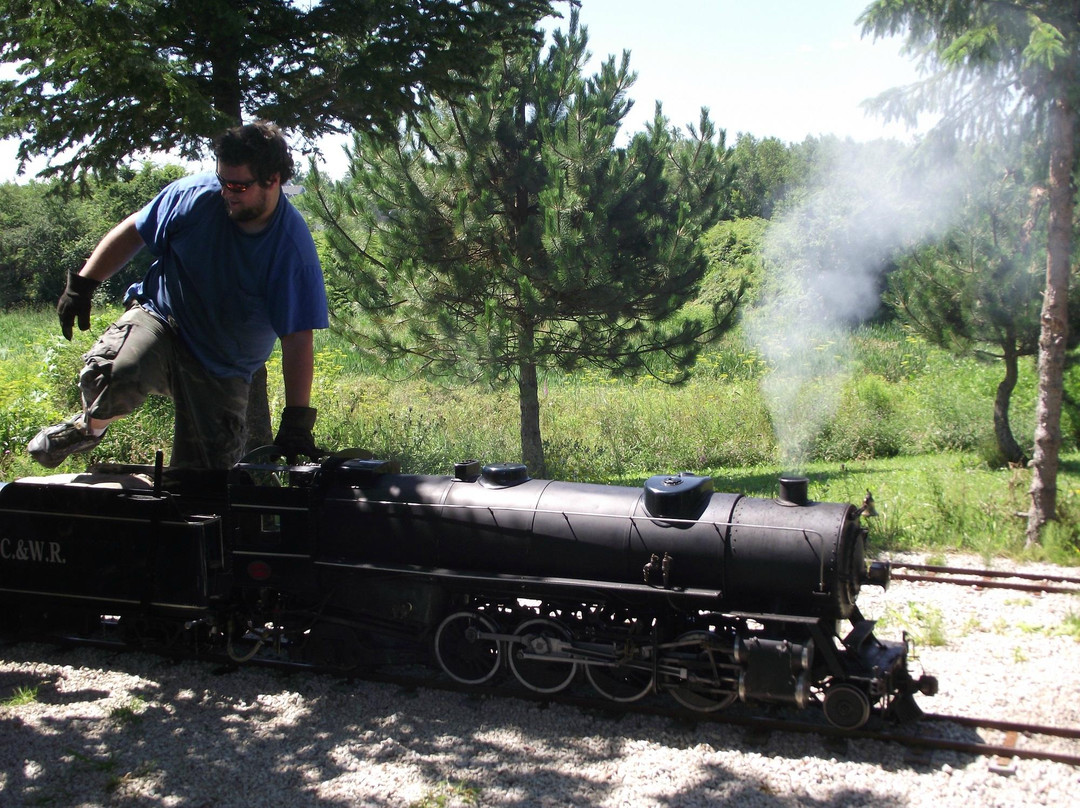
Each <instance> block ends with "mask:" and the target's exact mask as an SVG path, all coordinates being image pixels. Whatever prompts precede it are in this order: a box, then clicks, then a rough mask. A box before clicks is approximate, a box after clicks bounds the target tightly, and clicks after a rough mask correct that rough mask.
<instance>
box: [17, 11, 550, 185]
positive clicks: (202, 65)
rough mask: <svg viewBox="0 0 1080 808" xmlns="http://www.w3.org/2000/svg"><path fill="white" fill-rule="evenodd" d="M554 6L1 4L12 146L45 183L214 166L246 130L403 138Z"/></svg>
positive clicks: (311, 136) (308, 135)
mask: <svg viewBox="0 0 1080 808" xmlns="http://www.w3.org/2000/svg"><path fill="white" fill-rule="evenodd" d="M550 11H551V4H550V2H547V0H485V2H483V3H448V2H445V1H444V0H408V2H398V3H371V2H369V1H368V0H337V1H336V2H333V3H328V2H327V3H307V4H301V3H293V2H290V1H289V0H250V2H245V3H243V4H237V3H234V2H231V1H230V2H227V0H122V1H121V2H111V3H99V2H85V3H84V2H79V3H64V4H63V6H62V11H61V10H58V9H57V7H56V4H55V3H52V2H45V0H2V2H0V63H7V64H16V65H19V77H18V78H17V79H7V80H4V81H0V138H4V137H11V136H21V137H22V140H21V142H20V145H19V159H20V160H21V161H25V160H27V159H29V158H32V157H34V156H36V155H52V156H56V158H57V159H56V160H55V161H54V163H53V164H52V166H51V167H50V168H48V169H47V170H46V171H45V174H46V175H49V176H52V175H57V174H59V175H62V176H64V177H65V178H68V179H70V178H71V177H72V176H73V175H74V174H75V173H76V172H80V173H83V172H86V171H88V170H90V171H95V172H102V173H106V174H107V173H109V172H111V171H113V170H114V169H115V167H116V166H117V165H119V164H120V163H122V162H123V161H124V160H125V159H126V158H127V157H129V156H130V155H131V154H133V153H137V152H139V151H143V150H154V151H159V152H173V153H177V154H180V155H181V156H182V157H185V158H194V157H198V156H199V155H201V154H202V153H203V152H204V150H205V147H206V145H207V141H208V139H209V138H211V137H213V136H214V135H216V134H217V133H218V132H220V131H221V130H222V129H224V128H226V127H227V126H229V125H233V124H235V123H238V122H240V120H241V119H242V118H245V119H248V120H251V119H259V118H263V119H269V120H273V121H275V122H276V123H278V124H279V125H280V126H281V127H282V128H284V129H286V130H292V131H295V132H296V133H297V134H298V135H300V136H302V137H304V138H308V139H315V138H317V137H318V136H320V135H323V134H327V133H331V132H339V131H342V130H343V129H349V128H351V129H355V130H357V131H361V132H365V133H371V132H383V133H387V132H389V133H393V132H396V130H397V125H398V122H399V120H400V118H401V117H402V116H403V115H404V116H415V115H416V114H417V112H418V111H419V110H420V109H423V108H424V107H425V106H426V105H427V104H428V103H429V102H430V99H431V98H432V97H433V96H445V95H456V94H460V93H462V92H465V91H468V90H469V89H471V88H472V87H473V86H474V83H475V77H476V76H477V75H478V74H479V72H480V71H481V70H482V68H483V67H484V66H485V65H486V64H488V63H489V62H490V61H491V59H492V58H493V56H494V53H493V51H492V50H491V47H492V45H494V44H495V43H497V42H501V41H502V42H507V43H519V42H522V41H527V40H529V39H530V38H531V37H532V36H533V30H532V29H533V25H534V24H535V23H536V22H537V21H538V20H539V19H541V18H542V17H544V16H545V15H547V14H548V13H550Z"/></svg>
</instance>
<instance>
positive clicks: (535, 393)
mask: <svg viewBox="0 0 1080 808" xmlns="http://www.w3.org/2000/svg"><path fill="white" fill-rule="evenodd" d="M518 404H519V407H520V409H521V459H522V461H523V462H524V463H525V465H526V467H528V469H529V474H531V475H532V476H534V477H544V476H545V475H546V474H547V470H546V468H545V463H544V442H543V440H542V439H541V437H540V389H539V385H538V383H537V378H536V363H535V362H528V361H526V362H522V363H521V365H520V366H519V368H518Z"/></svg>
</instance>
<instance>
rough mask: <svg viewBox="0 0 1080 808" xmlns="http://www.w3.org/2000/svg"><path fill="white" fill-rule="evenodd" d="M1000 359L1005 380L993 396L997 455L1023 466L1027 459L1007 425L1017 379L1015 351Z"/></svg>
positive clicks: (1008, 350)
mask: <svg viewBox="0 0 1080 808" xmlns="http://www.w3.org/2000/svg"><path fill="white" fill-rule="evenodd" d="M1002 358H1003V360H1004V362H1005V378H1004V379H1002V380H1001V383H1000V384H998V386H997V394H996V395H995V396H994V438H995V440H996V441H997V449H998V454H1000V455H1001V457H1002V459H1003V460H1005V461H1006V462H1007V463H1018V464H1020V465H1024V464H1025V463H1027V457H1026V456H1025V455H1024V450H1023V449H1021V448H1020V444H1018V443H1017V442H1016V438H1015V437H1013V433H1012V427H1011V426H1010V425H1009V405H1010V403H1011V402H1012V394H1013V390H1015V389H1016V380H1017V378H1018V367H1017V366H1018V360H1017V356H1016V351H1015V350H1012V349H1011V348H1010V349H1007V350H1006V351H1005V353H1004V356H1003V357H1002Z"/></svg>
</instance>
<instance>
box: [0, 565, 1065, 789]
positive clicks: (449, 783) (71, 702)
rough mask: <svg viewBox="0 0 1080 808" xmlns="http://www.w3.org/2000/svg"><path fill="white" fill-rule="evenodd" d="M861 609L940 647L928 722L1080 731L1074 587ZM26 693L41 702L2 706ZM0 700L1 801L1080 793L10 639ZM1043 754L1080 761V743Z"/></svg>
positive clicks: (929, 590) (892, 634)
mask: <svg viewBox="0 0 1080 808" xmlns="http://www.w3.org/2000/svg"><path fill="white" fill-rule="evenodd" d="M908 560H913V561H919V560H921V559H918V558H911V559H908ZM948 561H949V563H951V564H956V565H960V566H972V567H973V566H981V562H980V561H979V560H978V559H973V558H957V557H954V558H950V559H949V560H948ZM993 567H994V568H995V569H1008V568H1011V567H1012V565H1011V564H1008V563H1006V562H1001V561H998V562H995V563H994V564H993ZM1021 568H1022V569H1024V570H1029V571H1039V570H1040V569H1042V570H1049V569H1050V568H1048V567H1047V568H1039V567H1035V566H1033V565H1025V566H1023V567H1021ZM1052 569H1053V571H1054V572H1056V573H1059V574H1066V575H1076V576H1080V570H1076V569H1073V570H1069V569H1062V568H1057V567H1055V568H1052ZM859 605H860V607H861V608H862V610H863V612H864V614H866V616H868V617H872V618H876V619H878V620H879V621H880V622H879V627H878V631H877V633H878V634H879V635H880V636H883V637H886V638H899V636H900V632H901V631H902V630H904V629H907V630H908V631H910V632H912V633H914V634H915V635H916V636H921V637H924V638H925V639H926V640H930V641H933V642H936V643H940V644H936V645H931V644H927V643H925V642H924V643H923V644H921V645H920V646H919V648H918V650H917V659H915V660H913V661H912V667H913V672H914V673H916V674H918V673H920V672H921V671H922V670H923V669H925V671H926V672H927V673H932V674H934V675H935V676H937V677H938V678H939V680H940V684H941V691H940V693H939V694H938V695H937V696H935V697H932V698H930V697H922V696H920V697H918V700H919V703H920V705H921V706H922V708H923V709H924V710H925V711H926V712H928V713H949V714H961V715H969V716H976V717H980V718H985V717H993V718H997V719H1008V720H1016V721H1025V722H1034V723H1039V724H1046V725H1053V726H1068V727H1080V674H1078V671H1080V641H1078V635H1077V630H1076V623H1077V620H1078V619H1080V598H1078V597H1077V596H1076V595H1067V594H1032V593H1023V592H1015V591H1010V590H994V589H987V590H977V589H972V588H967V587H957V586H947V585H942V584H927V583H911V582H894V583H893V584H892V586H891V587H890V588H889V590H888V592H885V593H882V592H881V590H879V589H875V588H869V587H868V588H866V589H864V590H863V594H862V597H861V598H860V601H859ZM35 688H36V698H35V699H33V700H28V701H26V702H25V703H18V700H16V699H12V697H13V696H14V695H15V694H17V693H26V692H32V691H33V689H35ZM0 701H2V702H3V704H4V706H0V806H3V808H14V807H15V806H85V807H86V808H90V807H91V806H184V807H185V808H187V807H189V806H190V807H191V808H210V806H214V807H215V808H219V807H220V808H224V806H468V805H477V806H580V805H595V806H635V807H636V806H698V805H700V806H706V805H708V806H714V805H732V806H736V805H737V806H746V807H747V808H753V806H763V807H765V808H771V807H778V806H812V807H813V808H822V806H875V808H880V806H933V807H934V808H946V806H965V808H974V806H980V808H984V807H988V806H1001V808H1016V807H1017V806H1036V805H1047V806H1065V805H1070V804H1075V800H1076V799H1077V795H1080V768H1077V767H1072V766H1068V765H1065V764H1060V763H1051V762H1047V761H1041V760H1013V761H1011V762H1010V763H1008V764H1007V765H1005V766H1004V767H1001V766H999V765H998V762H997V761H995V760H993V759H989V758H982V757H972V756H968V755H962V754H958V753H955V752H933V753H930V754H929V755H924V756H922V757H920V756H919V755H917V754H913V753H912V751H911V750H909V749H907V748H905V747H903V746H900V745H898V744H891V743H881V742H876V741H835V740H828V739H825V738H822V737H818V736H814V735H800V734H789V733H783V732H772V733H769V734H768V735H762V734H761V733H752V732H747V731H746V730H744V729H740V728H737V727H726V726H722V725H714V724H708V723H688V722H684V721H678V720H675V719H671V718H665V717H653V716H644V715H623V716H622V717H612V716H611V715H609V714H607V713H604V712H601V711H592V710H584V709H581V708H578V707H571V706H563V705H548V704H542V703H537V702H532V701H525V700H518V699H508V698H481V697H477V696H475V695H467V694H459V693H449V692H442V691H436V690H427V689H420V690H407V689H402V688H400V687H397V686H394V685H386V684H377V683H369V682H363V681H352V682H348V681H343V680H341V679H338V678H335V677H332V676H318V675H311V674H307V673H296V674H284V673H281V672H277V671H272V670H268V669H263V668H253V667H246V668H242V669H240V670H238V671H232V672H222V671H221V670H220V668H219V667H218V666H215V665H213V664H212V663H204V662H181V663H174V662H171V661H169V660H166V659H162V658H158V657H155V656H151V655H147V654H141V653H140V654H119V653H115V652H111V651H105V650H100V649H88V648H78V649H60V648H56V647H53V646H50V645H43V644H35V643H22V644H17V645H9V646H5V647H0ZM946 729H948V728H946ZM935 731H940V728H938V727H935ZM954 731H955V732H956V733H957V736H958V737H959V738H962V739H967V740H978V739H979V738H981V739H983V740H987V741H990V742H993V743H999V742H1000V737H999V736H997V735H992V734H989V733H981V734H979V735H978V736H976V735H975V734H973V732H972V731H971V730H962V729H960V728H954ZM1048 743H1051V742H1048V741H1045V740H1044V739H1028V738H1023V737H1022V738H1021V739H1020V745H1021V746H1025V745H1029V746H1045V745H1047V744H1048ZM1053 744H1054V748H1055V749H1058V750H1060V751H1063V752H1068V753H1070V754H1080V741H1060V740H1059V741H1056V742H1053Z"/></svg>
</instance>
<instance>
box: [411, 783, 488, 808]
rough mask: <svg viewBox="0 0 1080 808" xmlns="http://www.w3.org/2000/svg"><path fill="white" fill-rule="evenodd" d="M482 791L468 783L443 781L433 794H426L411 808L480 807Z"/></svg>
mask: <svg viewBox="0 0 1080 808" xmlns="http://www.w3.org/2000/svg"><path fill="white" fill-rule="evenodd" d="M480 794H481V790H480V788H479V787H478V786H475V785H473V784H472V783H467V782H464V781H462V782H458V783H451V782H448V781H443V782H440V783H438V784H436V785H435V786H434V788H432V789H431V792H430V793H428V794H425V795H424V796H423V797H421V798H420V799H419V800H417V801H416V802H413V803H410V804H409V805H410V808H444V806H449V805H463V806H469V805H480Z"/></svg>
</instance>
